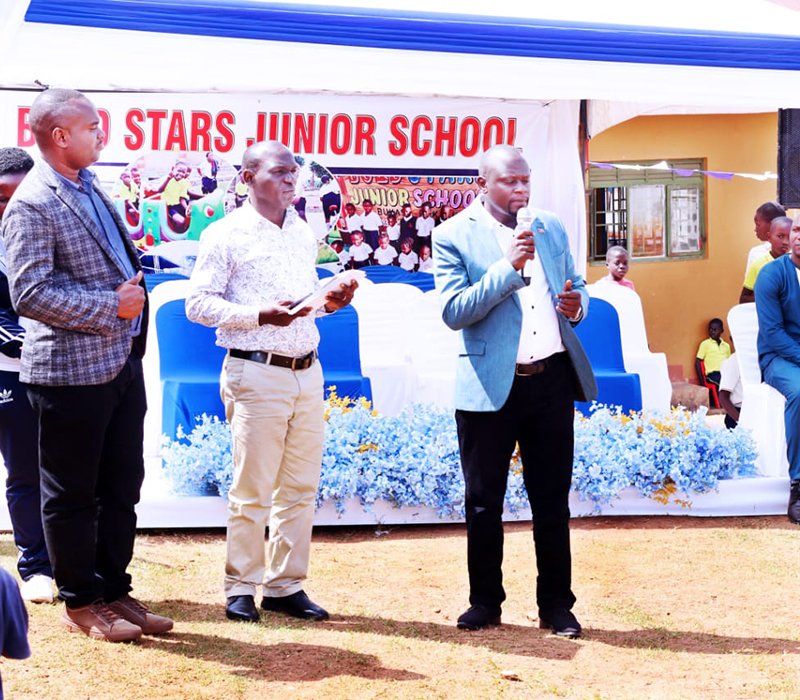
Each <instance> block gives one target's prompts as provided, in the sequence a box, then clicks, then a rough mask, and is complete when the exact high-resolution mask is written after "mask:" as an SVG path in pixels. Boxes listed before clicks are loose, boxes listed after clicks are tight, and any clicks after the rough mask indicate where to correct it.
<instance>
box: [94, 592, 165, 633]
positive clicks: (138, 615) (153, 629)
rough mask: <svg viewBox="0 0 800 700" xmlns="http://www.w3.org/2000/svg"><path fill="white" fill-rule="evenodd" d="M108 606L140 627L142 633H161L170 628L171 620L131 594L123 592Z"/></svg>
mask: <svg viewBox="0 0 800 700" xmlns="http://www.w3.org/2000/svg"><path fill="white" fill-rule="evenodd" d="M108 607H109V608H111V610H113V611H114V612H115V613H117V615H119V616H120V617H123V618H125V619H126V620H127V621H128V622H132V623H133V624H134V625H138V626H139V627H141V628H142V634H163V633H164V632H169V631H170V630H171V629H172V625H173V622H172V620H170V619H169V618H168V617H162V616H161V615H156V614H155V613H154V612H152V611H151V610H150V608H148V607H147V606H146V605H144V604H143V603H141V602H140V601H138V600H136V598H134V597H133V596H130V595H127V594H125V595H124V596H122V598H120V599H119V600H115V601H114V602H113V603H109V604H108Z"/></svg>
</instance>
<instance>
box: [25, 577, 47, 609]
mask: <svg viewBox="0 0 800 700" xmlns="http://www.w3.org/2000/svg"><path fill="white" fill-rule="evenodd" d="M20 593H21V594H22V599H23V600H27V601H28V602H29V603H52V602H53V579H52V578H50V577H49V576H46V575H45V574H34V575H33V576H31V577H30V578H29V579H28V580H27V581H25V582H23V584H22V586H20Z"/></svg>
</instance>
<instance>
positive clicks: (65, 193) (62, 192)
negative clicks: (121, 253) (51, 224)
mask: <svg viewBox="0 0 800 700" xmlns="http://www.w3.org/2000/svg"><path fill="white" fill-rule="evenodd" d="M45 172H46V171H45ZM47 176H50V177H47ZM45 177H46V179H47V181H48V184H49V185H50V186H51V187H52V188H53V189H54V190H55V193H56V196H57V197H58V198H59V199H60V200H61V201H62V202H64V204H66V205H67V206H68V207H69V208H70V209H71V210H72V212H73V213H74V214H75V216H76V217H77V218H78V220H79V221H80V222H81V223H82V224H83V226H84V227H85V228H86V230H87V231H88V232H89V233H90V234H91V236H92V238H93V239H94V240H95V242H96V243H97V245H98V246H100V249H101V250H102V251H103V252H104V253H105V254H106V256H107V257H108V259H109V260H110V261H111V262H112V263H113V264H114V266H115V267H116V268H117V269H118V270H119V271H120V272H121V273H122V275H123V276H125V275H126V271H125V268H124V267H123V266H122V263H121V262H120V261H119V259H118V258H117V256H116V253H114V250H113V249H112V248H111V244H110V243H109V242H108V238H107V237H106V234H105V232H104V231H101V230H100V229H99V228H98V227H97V224H96V223H95V221H94V217H93V216H91V215H90V214H89V212H87V211H86V209H85V208H84V207H83V205H82V204H81V203H80V202H79V201H78V198H77V197H76V196H75V195H74V194H73V193H72V192H71V190H70V188H69V186H67V185H66V184H64V183H63V182H62V181H61V180H60V179H59V178H58V177H56V176H55V175H51V173H46V176H45ZM115 220H116V219H115Z"/></svg>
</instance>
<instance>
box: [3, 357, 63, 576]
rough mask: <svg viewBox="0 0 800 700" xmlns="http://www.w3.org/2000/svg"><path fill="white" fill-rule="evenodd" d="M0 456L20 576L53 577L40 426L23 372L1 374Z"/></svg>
mask: <svg viewBox="0 0 800 700" xmlns="http://www.w3.org/2000/svg"><path fill="white" fill-rule="evenodd" d="M0 453H2V454H3V461H4V462H5V463H6V471H7V472H8V478H7V479H6V501H7V503H8V514H9V516H11V527H12V528H13V530H14V543H15V544H16V545H17V549H18V550H19V560H18V561H17V570H18V571H19V575H20V576H21V577H22V580H23V581H27V580H28V579H29V578H31V576H35V575H36V574H43V575H45V576H52V575H53V570H52V569H51V568H50V560H49V559H48V558H47V545H46V544H45V539H44V529H43V527H42V503H41V496H40V495H39V424H38V420H37V416H36V413H34V411H33V410H32V409H31V406H30V404H29V403H28V397H27V396H26V395H25V387H24V386H23V385H22V384H20V381H19V372H0Z"/></svg>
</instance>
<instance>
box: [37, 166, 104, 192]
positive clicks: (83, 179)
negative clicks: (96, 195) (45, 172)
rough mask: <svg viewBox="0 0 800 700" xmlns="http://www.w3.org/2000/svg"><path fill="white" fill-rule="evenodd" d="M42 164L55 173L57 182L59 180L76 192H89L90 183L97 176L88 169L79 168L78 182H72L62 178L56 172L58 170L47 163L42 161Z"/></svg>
mask: <svg viewBox="0 0 800 700" xmlns="http://www.w3.org/2000/svg"><path fill="white" fill-rule="evenodd" d="M44 162H45V164H46V165H47V167H48V168H50V170H52V171H53V172H54V173H55V175H56V177H57V178H58V179H59V180H61V182H63V183H64V184H66V185H67V186H68V187H71V188H72V189H73V190H78V191H79V192H80V191H86V192H90V191H91V189H92V183H93V182H94V180H95V178H96V177H97V175H95V174H94V173H93V172H92V171H91V170H89V169H88V168H81V169H80V170H79V171H78V182H73V181H72V180H70V179H69V178H67V177H64V176H63V175H62V174H61V173H60V172H58V170H56V169H55V168H54V167H53V166H52V165H50V163H48V162H47V161H44Z"/></svg>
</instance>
